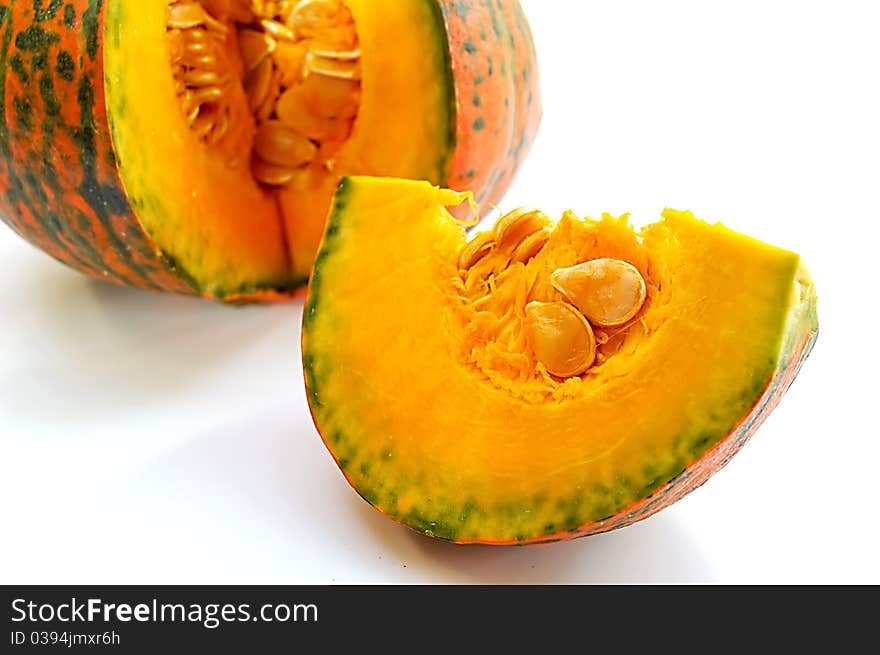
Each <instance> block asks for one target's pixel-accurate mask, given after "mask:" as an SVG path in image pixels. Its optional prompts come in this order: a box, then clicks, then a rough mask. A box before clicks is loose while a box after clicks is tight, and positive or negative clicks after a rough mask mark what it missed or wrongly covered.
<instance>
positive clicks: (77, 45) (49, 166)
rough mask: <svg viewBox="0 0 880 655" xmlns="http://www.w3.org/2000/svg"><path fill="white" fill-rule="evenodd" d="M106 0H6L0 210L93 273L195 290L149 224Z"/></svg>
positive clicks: (1, 17) (1, 46) (20, 229)
mask: <svg viewBox="0 0 880 655" xmlns="http://www.w3.org/2000/svg"><path fill="white" fill-rule="evenodd" d="M105 5H106V3H105V2H104V1H103V0H71V1H69V2H64V3H62V2H59V1H56V0H53V1H52V2H42V1H36V0H10V1H8V2H0V94H2V97H0V107H2V110H3V113H2V115H0V218H2V219H3V220H4V221H5V222H6V223H7V224H9V225H10V226H11V227H12V229H13V230H15V231H16V232H17V233H18V234H20V235H21V236H22V237H24V238H25V239H27V240H28V241H30V242H31V243H33V244H34V245H35V246H36V247H38V248H40V249H41V250H43V251H45V252H47V253H49V254H50V255H52V256H53V257H55V258H56V259H58V260H60V261H62V262H64V263H65V264H68V265H69V266H72V267H73V268H76V269H78V270H80V271H83V272H85V273H88V274H90V275H92V276H94V277H98V278H101V279H105V280H109V281H112V282H116V283H118V284H125V285H131V286H138V287H143V288H147V289H168V290H173V291H179V292H184V293H192V292H193V289H192V288H191V286H190V285H189V284H188V283H187V281H186V277H185V276H179V275H176V274H175V270H174V263H173V262H169V261H168V260H166V259H165V258H163V257H162V255H161V254H160V253H158V252H157V250H156V249H155V248H154V247H153V246H152V244H151V242H150V240H149V239H148V238H147V236H146V235H145V234H144V232H143V230H142V229H141V227H140V225H139V223H138V221H137V218H136V217H135V215H134V213H133V212H132V209H131V207H130V206H129V203H128V201H127V199H126V196H125V192H124V191H123V188H122V184H121V182H120V179H119V175H118V173H117V167H116V156H115V153H114V150H113V146H112V143H111V139H110V129H109V124H108V118H107V111H106V107H105V104H104V60H103V57H104V38H103V35H104V25H105V13H106V11H105V10H106V7H105Z"/></svg>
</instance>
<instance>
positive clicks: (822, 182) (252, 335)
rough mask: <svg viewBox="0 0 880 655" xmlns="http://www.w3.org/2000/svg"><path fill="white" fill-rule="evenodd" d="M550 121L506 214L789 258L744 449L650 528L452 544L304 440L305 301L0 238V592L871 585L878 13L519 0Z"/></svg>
mask: <svg viewBox="0 0 880 655" xmlns="http://www.w3.org/2000/svg"><path fill="white" fill-rule="evenodd" d="M524 5H525V9H526V12H527V13H528V14H529V16H530V18H531V20H532V25H533V28H534V32H535V37H536V41H537V44H538V48H539V51H540V58H541V62H540V63H541V68H542V75H543V88H544V95H545V119H544V125H543V128H542V131H541V133H540V137H539V139H538V142H537V144H536V146H535V148H534V150H533V154H532V157H531V158H530V159H529V161H528V163H527V165H526V166H525V168H524V169H523V171H522V174H521V175H520V177H519V179H518V181H517V183H516V185H515V187H514V188H513V189H512V190H511V192H510V193H509V195H508V196H507V198H506V200H505V202H504V204H503V205H502V207H505V208H510V207H514V206H516V205H519V204H531V205H539V206H541V207H543V208H544V209H546V210H548V211H551V212H554V213H558V212H561V211H562V210H564V209H566V208H569V207H571V208H573V209H575V210H576V211H578V212H580V213H587V214H590V215H593V216H596V215H598V214H600V213H601V212H602V211H609V212H613V213H622V212H625V211H630V212H632V213H633V216H634V219H635V220H636V221H637V222H648V221H651V220H654V219H655V218H656V217H657V216H658V215H659V213H660V211H661V210H662V209H663V208H664V207H666V206H670V207H675V208H680V209H691V210H693V211H694V212H696V213H697V214H698V215H699V216H701V217H704V218H706V219H711V220H722V221H724V222H726V223H727V224H729V225H730V226H731V227H734V228H735V229H738V230H740V231H744V232H747V233H751V234H753V235H755V236H757V237H759V238H762V239H764V240H767V241H770V242H773V243H776V244H778V245H782V246H785V247H788V248H790V249H792V250H796V251H798V252H800V253H801V254H802V255H803V256H804V258H805V260H806V261H807V263H808V264H809V265H810V267H811V270H812V272H813V274H814V276H815V279H816V284H817V286H818V290H819V294H820V307H819V310H820V321H821V326H822V328H821V336H820V338H819V342H818V345H817V347H816V349H815V351H814V353H813V356H812V357H811V358H810V360H809V361H808V362H807V364H806V366H805V367H804V369H803V371H802V373H801V376H800V377H799V378H798V379H797V381H796V382H795V384H794V386H793V387H792V389H791V391H790V392H789V394H788V395H787V396H786V397H785V399H784V400H783V402H782V404H781V405H780V407H779V408H778V409H777V411H776V412H775V413H774V414H773V415H772V416H771V417H770V419H769V420H768V421H767V423H766V424H765V425H764V426H763V428H762V429H761V430H759V431H758V433H757V435H756V437H755V438H754V439H753V440H752V442H751V443H750V444H749V445H748V446H747V447H746V448H745V450H744V451H743V452H742V453H740V454H739V455H738V456H737V457H736V458H735V459H734V461H733V462H732V463H731V464H730V465H729V466H728V467H727V468H726V469H724V470H723V471H721V472H720V473H719V474H718V475H717V476H715V477H714V478H713V479H712V480H710V481H709V483H708V484H707V485H706V486H704V487H703V488H701V489H699V490H698V491H696V492H695V493H693V494H691V495H690V496H688V497H687V498H685V499H684V500H683V501H682V502H680V503H679V504H677V505H676V506H674V507H672V508H671V509H668V510H666V511H664V512H662V513H661V514H659V515H657V516H655V517H654V518H652V519H649V520H648V521H646V522H643V523H641V524H638V525H636V526H634V527H630V528H627V529H625V530H622V531H618V532H615V533H611V534H608V535H602V536H598V537H592V538H589V539H581V540H578V541H575V542H571V543H566V544H558V545H553V546H548V547H541V548H530V549H515V548H504V549H493V548H488V547H456V546H453V545H449V544H444V543H439V542H434V541H430V540H428V539H426V538H422V537H420V536H418V535H415V534H414V533H411V532H410V531H408V530H406V529H404V528H402V527H400V526H398V525H396V524H394V523H393V522H391V521H390V520H389V519H386V518H384V517H383V516H381V515H380V514H378V513H377V512H376V511H375V510H373V509H371V508H369V507H368V506H367V505H366V504H365V503H364V502H363V501H361V500H360V499H359V498H358V497H357V496H356V495H355V493H354V492H353V491H351V490H350V489H349V488H348V486H347V485H346V484H345V482H344V481H343V479H342V477H341V475H340V474H339V472H338V471H337V469H336V467H335V465H334V464H333V463H332V461H331V458H330V456H329V455H328V454H327V452H325V450H324V447H323V445H322V444H321V442H320V441H319V439H318V437H317V435H316V433H315V430H314V428H313V427H312V423H311V420H310V419H309V416H308V412H307V409H306V401H305V396H304V392H303V382H302V374H301V370H300V364H299V345H298V344H299V322H300V317H301V310H302V305H301V301H300V302H297V303H295V304H292V305H286V306H275V307H252V308H247V309H241V310H234V309H228V308H225V307H222V306H219V305H215V304H211V303H208V302H203V301H198V300H190V299H185V298H178V297H170V296H168V297H164V296H158V295H150V294H147V293H143V292H137V291H131V290H125V289H118V288H115V287H111V286H107V285H105V284H102V283H97V282H93V281H90V280H88V279H86V278H85V277H82V276H80V275H78V274H76V273H74V272H71V271H68V270H66V269H65V268H63V267H62V266H61V265H59V264H56V263H55V262H54V261H52V260H50V259H49V258H47V257H46V256H44V255H42V254H40V253H38V252H36V251H35V250H33V249H32V248H30V247H29V246H27V245H26V244H24V243H23V242H21V241H20V240H18V238H17V237H15V236H14V235H13V234H12V233H11V231H9V230H5V229H3V230H0V298H2V310H0V311H2V316H3V321H2V325H3V327H2V338H0V435H2V437H0V526H2V528H0V530H2V538H0V581H2V582H4V583H24V582H30V583H49V582H55V583H63V582H72V583H77V582H94V583H123V582H125V583H159V582H167V583H386V582H388V583H392V582H413V583H415V582H449V583H513V582H535V583H543V582H563V583H568V582H571V583H581V582H605V583H628V582H725V583H746V582H750V583H751V582H772V583H777V582H795V583H797V582H873V583H880V564H878V562H880V558H878V557H877V553H878V552H880V539H878V527H877V525H878V502H877V500H876V494H877V491H878V478H880V429H878V423H880V417H878V414H877V411H876V408H877V404H878V400H877V395H878V394H877V390H878V384H877V381H876V380H877V374H878V365H880V357H878V355H877V349H878V347H877V344H876V341H877V340H878V336H877V332H878V323H880V314H878V311H877V304H878V300H877V295H878V294H877V289H878V283H877V277H876V272H875V271H876V259H877V254H876V251H877V248H878V242H877V236H878V228H877V225H878V220H880V194H878V187H880V95H878V89H880V39H878V38H877V25H878V20H877V19H878V15H877V13H876V12H875V11H874V6H875V5H876V3H873V2H845V1H841V2H833V3H832V2H782V1H777V2H767V1H762V2H756V1H752V0H748V1H744V0H739V1H738V2H735V3H734V2H730V3H720V2H705V1H693V2H684V1H668V0H667V1H665V2H647V1H646V2H622V1H620V2H575V1H566V2H561V1H559V2H557V1H553V2H548V1H547V0H528V1H527V2H524Z"/></svg>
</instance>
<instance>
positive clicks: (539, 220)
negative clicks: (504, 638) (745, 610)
mask: <svg viewBox="0 0 880 655" xmlns="http://www.w3.org/2000/svg"><path fill="white" fill-rule="evenodd" d="M464 200H465V198H464V196H462V195H461V194H459V193H455V192H453V191H449V190H444V189H439V188H436V187H433V186H431V185H430V184H428V183H419V182H407V181H402V180H388V179H377V178H363V177H355V178H346V179H344V180H343V181H342V183H341V184H340V186H339V189H338V191H337V194H336V198H335V202H334V206H333V210H332V214H331V218H330V222H329V224H328V229H327V232H326V234H325V236H324V239H323V242H322V246H321V249H320V251H319V256H318V260H317V264H316V268H315V273H314V276H313V279H312V282H311V286H310V290H309V296H308V301H307V304H306V308H305V316H304V319H303V336H302V339H303V364H304V370H305V378H306V388H307V393H308V399H309V403H310V406H311V410H312V414H313V417H314V420H315V424H316V426H317V429H318V431H319V433H320V434H321V436H322V438H323V439H324V442H325V443H326V445H327V447H328V449H329V450H330V452H331V454H332V455H333V457H334V458H335V459H336V461H337V463H338V464H339V466H340V467H341V469H342V471H343V473H344V475H345V477H346V478H347V479H348V481H349V482H350V483H351V484H352V486H353V487H354V488H355V489H356V490H357V492H358V493H359V494H361V495H362V496H363V497H364V498H365V499H366V500H367V501H368V502H370V503H371V504H373V505H374V506H375V507H377V508H378V509H380V510H381V511H382V512H384V513H386V514H388V515H390V516H391V517H393V518H395V519H397V520H398V521H400V522H402V523H404V524H406V525H408V526H410V527H412V528H414V529H416V530H418V531H420V532H422V533H425V534H429V535H433V536H436V537H441V538H443V539H448V540H452V541H456V542H480V543H536V542H546V541H554V540H559V539H565V538H571V537H575V536H580V535H585V534H593V533H596V532H603V531H606V530H610V529H613V528H616V527H621V526H624V525H627V524H629V523H632V522H634V521H637V520H639V519H641V518H644V517H646V516H648V515H650V514H651V513H653V512H656V511H657V510H659V509H661V508H662V507H664V506H666V505H668V504H670V503H672V502H674V501H675V500H677V499H678V498H680V497H681V496H682V495H684V494H685V493H687V492H688V491H690V490H691V489H693V488H695V487H696V486H698V485H699V484H701V483H702V482H704V481H705V480H706V479H707V478H708V477H709V476H710V475H711V474H712V473H713V472H714V471H716V470H717V469H718V468H720V467H721V466H723V464H724V463H726V461H727V460H728V459H729V458H730V457H731V456H732V455H733V454H734V453H735V452H736V451H737V450H738V449H739V448H740V447H741V446H742V445H743V444H744V443H745V441H746V440H747V439H748V438H749V436H750V435H751V434H752V432H753V431H754V429H755V428H756V426H757V424H758V423H760V421H761V420H763V418H764V417H765V416H766V414H767V412H768V411H769V410H770V409H772V407H773V406H774V405H775V404H776V402H778V400H779V397H780V396H781V394H782V393H783V392H784V390H785V389H786V388H787V387H788V385H789V384H790V383H791V380H792V378H793V377H794V374H795V373H796V371H797V370H798V368H799V366H800V363H801V362H802V361H803V359H804V358H805V357H806V355H807V353H808V352H809V350H810V348H811V347H812V344H813V342H814V340H815V337H816V334H817V319H816V308H815V291H814V287H813V284H812V281H811V279H810V277H809V274H808V273H807V271H806V269H805V267H804V266H803V264H802V263H801V261H800V258H799V257H798V256H797V255H796V254H794V253H792V252H789V251H786V250H782V249H780V248H776V247H773V246H769V245H767V244H764V243H761V242H759V241H756V240H754V239H751V238H749V237H746V236H743V235H741V234H737V233H736V232H733V231H732V230H729V229H728V228H726V227H724V226H722V225H720V224H708V223H704V222H702V221H700V220H698V219H696V218H695V217H694V216H692V215H691V214H689V213H687V212H679V211H673V210H666V211H665V212H664V213H663V218H662V220H660V221H659V222H657V223H654V224H651V225H648V226H646V227H644V228H642V229H641V230H636V229H634V228H633V226H632V225H631V224H630V223H629V221H628V220H627V218H626V217H622V218H614V217H611V216H604V217H602V218H601V219H599V220H591V219H581V218H579V217H577V216H575V215H574V214H573V213H571V212H568V213H566V214H565V215H564V216H563V217H562V218H561V219H560V220H558V221H556V222H554V221H552V220H551V219H550V218H549V217H547V216H545V215H544V214H542V213H541V212H540V211H538V210H533V209H523V210H516V211H514V212H510V213H508V214H506V215H505V216H503V217H502V218H501V219H500V220H499V221H498V223H497V224H496V226H495V227H494V228H493V229H491V230H488V231H485V232H480V233H477V234H475V235H471V236H470V238H468V236H467V235H466V234H465V231H464V229H463V228H462V227H461V224H460V223H458V222H457V221H456V220H455V219H454V218H453V217H452V215H451V214H450V213H449V210H448V209H447V208H450V207H454V206H456V205H457V204H458V203H461V202H463V201H464ZM392 225H402V227H401V228H400V229H395V230H394V231H392V230H391V226H392ZM535 235H540V236H535ZM530 240H531V241H530ZM525 243H528V244H529V246H528V248H526V249H525V251H523V250H522V247H523V244H525ZM518 252H525V254H522V255H521V256H518V255H516V253H518ZM526 254H527V256H526Z"/></svg>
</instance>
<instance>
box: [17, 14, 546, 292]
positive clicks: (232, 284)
mask: <svg viewBox="0 0 880 655" xmlns="http://www.w3.org/2000/svg"><path fill="white" fill-rule="evenodd" d="M0 93H2V96H0V107H2V110H3V111H2V115H0V218H2V219H3V220H4V221H5V222H6V223H8V224H9V225H10V226H11V227H12V229H13V230H15V231H16V232H17V233H18V234H20V235H21V236H22V237H24V238H25V239H27V240H28V241H30V242H31V243H32V244H34V245H35V246H37V247H38V248H40V249H42V250H44V251H45V252H47V253H48V254H50V255H52V256H53V257H55V258H56V259H58V260H60V261H62V262H64V263H65V264H68V265H69V266H72V267H74V268H76V269H78V270H80V271H83V272H85V273H87V274H89V275H92V276H95V277H98V278H102V279H106V280H109V281H112V282H116V283H119V284H123V285H130V286H135V287H141V288H146V289H153V290H164V291H174V292H180V293H186V294H194V295H202V296H207V297H213V298H218V299H223V300H226V301H241V300H263V299H272V298H283V297H287V296H289V295H290V294H292V293H293V292H295V291H296V290H298V289H299V288H301V287H302V285H303V284H304V282H305V281H306V280H307V279H308V276H309V272H310V270H311V267H312V263H313V260H314V254H315V251H316V249H317V245H318V242H319V240H320V238H321V235H322V233H323V229H324V226H325V221H326V216H327V211H328V209H329V205H330V200H331V197H332V195H333V190H334V189H335V187H336V184H337V182H338V179H339V177H340V176H342V175H352V174H371V175H383V176H396V177H406V178H411V179H424V180H428V181H431V182H433V183H435V184H440V185H444V186H448V187H451V188H454V189H470V190H472V191H474V194H475V196H476V199H477V202H478V204H479V205H480V206H481V207H486V206H488V205H489V204H490V203H493V202H495V201H497V200H498V199H499V198H500V196H501V195H502V194H503V192H504V191H505V190H506V188H507V187H508V186H509V184H510V182H511V180H512V178H513V176H514V175H515V173H516V171H517V169H518V167H519V166H520V164H521V163H522V161H523V158H524V157H525V156H526V154H527V152H528V150H529V147H530V145H531V143H532V140H533V138H534V136H535V133H536V130H537V127H538V123H539V121H540V115H541V102H540V95H539V88H538V72H537V66H536V59H535V49H534V45H533V42H532V38H531V34H530V31H529V26H528V23H527V21H526V19H525V16H524V15H523V12H522V10H521V8H520V6H519V4H518V2H516V0H454V1H453V0H345V1H344V2H343V1H342V0H299V1H295V0H175V1H174V2H170V1H169V0H70V1H68V2H60V1H56V0H51V1H49V0H47V1H45V2H43V1H36V2H35V1H31V0H27V1H25V0H10V2H7V3H4V6H0Z"/></svg>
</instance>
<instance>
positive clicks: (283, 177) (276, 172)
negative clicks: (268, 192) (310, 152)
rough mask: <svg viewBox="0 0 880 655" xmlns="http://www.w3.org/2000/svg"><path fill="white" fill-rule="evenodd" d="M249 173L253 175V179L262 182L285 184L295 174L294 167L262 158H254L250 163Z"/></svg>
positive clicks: (273, 184) (277, 184)
mask: <svg viewBox="0 0 880 655" xmlns="http://www.w3.org/2000/svg"><path fill="white" fill-rule="evenodd" d="M251 174H252V175H253V176H254V179H256V180H257V181H258V182H262V183H263V184H267V185H269V186H286V185H287V184H289V183H290V181H291V180H293V178H294V176H295V175H296V169H293V168H285V167H283V166H276V165H275V164H270V163H268V162H265V161H263V160H262V159H254V161H253V162H252V163H251Z"/></svg>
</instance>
